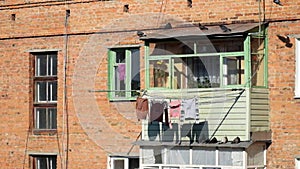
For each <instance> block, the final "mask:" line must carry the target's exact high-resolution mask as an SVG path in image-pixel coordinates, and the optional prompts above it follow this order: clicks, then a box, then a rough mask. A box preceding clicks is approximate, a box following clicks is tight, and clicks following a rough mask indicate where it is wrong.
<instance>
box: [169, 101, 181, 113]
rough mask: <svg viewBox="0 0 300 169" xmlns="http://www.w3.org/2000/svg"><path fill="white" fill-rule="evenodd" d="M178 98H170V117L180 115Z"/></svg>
mask: <svg viewBox="0 0 300 169" xmlns="http://www.w3.org/2000/svg"><path fill="white" fill-rule="evenodd" d="M180 105H181V102H180V100H172V101H171V102H170V103H169V113H170V117H180Z"/></svg>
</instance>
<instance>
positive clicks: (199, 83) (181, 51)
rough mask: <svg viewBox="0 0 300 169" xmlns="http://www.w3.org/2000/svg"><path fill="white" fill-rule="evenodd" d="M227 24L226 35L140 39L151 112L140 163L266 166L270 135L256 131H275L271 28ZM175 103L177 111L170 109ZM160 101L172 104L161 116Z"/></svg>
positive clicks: (214, 31)
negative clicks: (270, 73) (271, 99)
mask: <svg viewBox="0 0 300 169" xmlns="http://www.w3.org/2000/svg"><path fill="white" fill-rule="evenodd" d="M228 27H229V28H230V29H231V30H232V31H231V32H229V33H228V32H227V33H224V32H220V30H218V28H219V27H218V26H211V27H208V29H207V30H202V31H201V30H199V29H197V28H196V29H193V28H179V29H169V30H163V31H162V32H161V33H157V34H156V35H151V34H150V35H148V36H147V37H145V38H143V39H144V40H145V68H146V69H145V86H146V89H147V98H148V101H149V103H150V104H149V105H150V108H149V109H150V111H149V113H148V116H147V118H146V119H144V120H142V122H141V123H142V135H141V139H140V140H139V141H137V142H136V144H137V145H139V146H140V153H141V155H140V157H141V163H140V164H141V165H140V168H156V169H163V168H166V169H170V168H174V169H181V168H191V169H229V168H230V169H232V168H233V169H245V168H265V152H266V149H267V145H268V143H267V142H266V141H267V140H269V137H260V138H257V136H258V135H260V134H261V133H267V132H268V131H269V130H270V126H269V93H268V88H267V55H266V53H267V52H266V46H267V40H266V39H265V37H266V31H265V28H264V27H263V26H262V27H259V28H258V25H257V24H236V25H228ZM174 102H176V103H178V102H180V108H179V109H180V113H179V115H177V116H173V115H171V113H170V109H171V107H172V106H174V105H173V103H174ZM191 102H193V103H191ZM157 103H160V104H165V105H167V106H166V107H165V108H167V109H164V110H162V111H160V115H159V116H157V114H156V115H155V113H157V112H158V111H157V110H155V111H153V110H152V108H153V107H152V106H153V105H156V104H157ZM187 104H189V106H190V105H194V106H190V107H189V106H187ZM166 114H167V115H166ZM155 116H157V117H155ZM153 117H155V118H153ZM225 138H226V139H225Z"/></svg>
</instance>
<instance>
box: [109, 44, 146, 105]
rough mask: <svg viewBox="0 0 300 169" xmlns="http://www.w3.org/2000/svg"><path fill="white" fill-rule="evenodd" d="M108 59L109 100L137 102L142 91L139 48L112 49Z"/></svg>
mask: <svg viewBox="0 0 300 169" xmlns="http://www.w3.org/2000/svg"><path fill="white" fill-rule="evenodd" d="M108 57H109V58H108V62H109V63H108V70H109V71H108V77H109V78H108V86H109V92H108V96H109V99H110V100H111V101H114V100H135V99H136V96H137V95H139V93H138V92H137V91H139V90H140V49H139V47H124V48H122V47H118V48H111V49H109V51H108Z"/></svg>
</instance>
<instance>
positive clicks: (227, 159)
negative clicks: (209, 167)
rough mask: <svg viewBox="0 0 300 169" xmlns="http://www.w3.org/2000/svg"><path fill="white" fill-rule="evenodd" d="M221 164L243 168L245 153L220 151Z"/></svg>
mask: <svg viewBox="0 0 300 169" xmlns="http://www.w3.org/2000/svg"><path fill="white" fill-rule="evenodd" d="M219 164H220V165H226V166H242V165H243V152H242V151H239V150H235V151H234V150H225V149H224V150H220V151H219Z"/></svg>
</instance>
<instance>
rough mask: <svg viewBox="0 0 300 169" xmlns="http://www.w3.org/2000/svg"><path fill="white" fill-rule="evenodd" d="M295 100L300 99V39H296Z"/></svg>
mask: <svg viewBox="0 0 300 169" xmlns="http://www.w3.org/2000/svg"><path fill="white" fill-rule="evenodd" d="M295 44H296V47H295V55H296V56H295V57H296V58H295V68H296V69H295V98H300V38H296V39H295Z"/></svg>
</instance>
